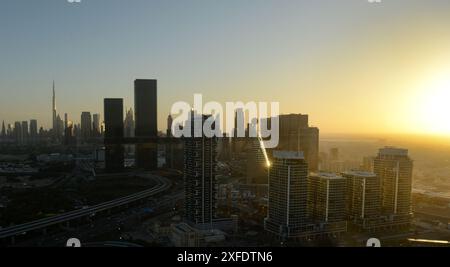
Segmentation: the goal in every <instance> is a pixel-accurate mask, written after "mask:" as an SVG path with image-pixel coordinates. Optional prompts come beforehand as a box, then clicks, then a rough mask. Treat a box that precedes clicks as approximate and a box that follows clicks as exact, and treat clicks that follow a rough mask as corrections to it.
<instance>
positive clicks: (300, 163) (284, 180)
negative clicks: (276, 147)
mask: <svg viewBox="0 0 450 267" xmlns="http://www.w3.org/2000/svg"><path fill="white" fill-rule="evenodd" d="M273 157H274V159H273V163H272V165H271V167H270V170H269V207H268V212H267V218H266V219H265V223H264V227H265V229H266V230H267V231H269V232H271V233H273V234H275V235H277V236H278V237H280V238H282V239H287V238H292V237H296V236H298V235H301V234H302V233H303V232H304V230H305V226H306V224H307V179H308V164H307V162H306V161H305V159H304V156H303V153H302V152H299V151H295V152H290V151H289V152H288V151H274V152H273Z"/></svg>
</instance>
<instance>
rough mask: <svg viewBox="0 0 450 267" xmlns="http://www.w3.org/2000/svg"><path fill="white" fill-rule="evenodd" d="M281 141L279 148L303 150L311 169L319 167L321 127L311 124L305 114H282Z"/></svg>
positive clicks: (315, 169) (314, 169)
mask: <svg viewBox="0 0 450 267" xmlns="http://www.w3.org/2000/svg"><path fill="white" fill-rule="evenodd" d="M279 129H280V130H279V131H280V142H279V145H278V147H277V150H288V151H302V152H303V154H304V156H305V159H306V161H307V162H308V166H309V170H310V171H317V170H318V168H319V129H318V128H316V127H310V126H309V116H308V115H304V114H289V115H280V128H279Z"/></svg>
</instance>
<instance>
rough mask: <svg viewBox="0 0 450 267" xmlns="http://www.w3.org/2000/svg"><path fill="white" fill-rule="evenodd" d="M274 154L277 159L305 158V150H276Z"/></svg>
mask: <svg viewBox="0 0 450 267" xmlns="http://www.w3.org/2000/svg"><path fill="white" fill-rule="evenodd" d="M273 156H274V157H275V158H277V159H305V156H304V155H303V151H274V152H273Z"/></svg>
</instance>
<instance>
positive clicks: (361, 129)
mask: <svg viewBox="0 0 450 267" xmlns="http://www.w3.org/2000/svg"><path fill="white" fill-rule="evenodd" d="M449 14H450V1H448V0H383V2H382V3H381V4H370V3H369V2H368V1H367V0H339V1H337V0H323V1H320V0H304V1H301V0H296V1H291V0H273V1H272V0H221V1H219V0H164V1H163V0H159V1H156V0H82V2H81V3H79V4H70V3H68V2H67V1H66V0H1V1H0V93H1V94H0V120H5V121H6V122H9V123H12V122H14V121H16V120H17V121H19V120H20V121H22V120H28V119H31V118H35V119H38V120H39V124H42V125H44V126H45V127H48V126H49V125H50V124H51V116H52V115H51V84H52V80H53V79H55V80H56V89H57V107H58V112H59V113H61V115H63V114H64V113H65V112H67V113H68V114H69V117H70V118H71V119H72V120H75V121H79V118H80V114H81V112H82V111H91V112H93V113H97V112H100V113H102V110H103V98H105V97H123V98H125V105H126V106H127V107H131V106H132V105H133V80H134V79H136V78H155V79H158V83H159V88H158V89H159V91H158V95H159V96H158V97H159V102H158V105H159V106H158V110H159V116H158V117H159V126H160V128H164V127H165V124H166V117H167V115H168V112H169V110H170V107H171V105H172V103H174V102H175V101H179V100H184V101H189V102H192V101H193V94H194V93H203V95H204V96H205V98H206V100H216V101H219V102H225V101H237V100H242V101H250V100H254V101H280V108H281V111H282V112H283V113H290V112H293V113H308V114H310V118H311V122H312V124H313V125H315V126H318V127H320V129H321V131H322V132H324V133H390V132H413V133H421V132H441V133H443V132H447V133H449V134H450V122H449V121H443V122H441V124H439V120H438V118H439V119H444V120H445V119H446V118H447V116H446V115H445V116H440V117H439V115H436V114H442V113H443V112H444V113H445V112H446V111H449V113H450V109H449V108H448V107H446V108H444V107H443V108H442V109H441V108H436V107H435V109H434V110H433V112H434V113H430V112H428V111H427V109H428V107H431V106H439V107H440V105H434V104H436V103H439V102H436V101H437V100H432V99H431V100H430V99H428V100H426V101H425V99H427V94H428V95H429V94H430V93H429V92H431V91H432V90H435V89H436V88H431V87H430V86H434V84H436V83H439V84H442V83H445V81H441V80H442V79H444V80H446V79H447V80H446V81H448V85H450V15H449ZM446 74H448V76H447V75H446ZM436 77H439V78H436ZM442 77H444V78H442ZM445 77H449V78H445ZM436 79H438V80H439V81H436ZM446 84H447V83H446ZM447 89H448V91H450V87H448V88H447V87H445V90H447ZM445 90H444V91H442V90H441V91H440V92H441V94H442V95H440V96H439V97H437V98H438V99H443V98H444V96H449V97H450V94H445ZM434 95H435V94H434ZM430 101H431V102H430ZM433 101H434V102H433ZM446 102H448V101H446ZM443 106H447V105H443ZM431 115H436V116H433V120H430V121H427V119H426V118H427V116H431ZM442 125H444V126H442ZM445 125H449V126H448V127H447V126H445Z"/></svg>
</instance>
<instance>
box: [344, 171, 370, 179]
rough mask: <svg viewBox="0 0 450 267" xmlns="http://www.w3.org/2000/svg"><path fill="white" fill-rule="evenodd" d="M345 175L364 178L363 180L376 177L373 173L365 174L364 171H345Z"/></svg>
mask: <svg viewBox="0 0 450 267" xmlns="http://www.w3.org/2000/svg"><path fill="white" fill-rule="evenodd" d="M343 174H345V175H351V176H358V177H365V178H375V177H377V175H376V174H375V173H373V172H365V171H347V172H344V173H343Z"/></svg>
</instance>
